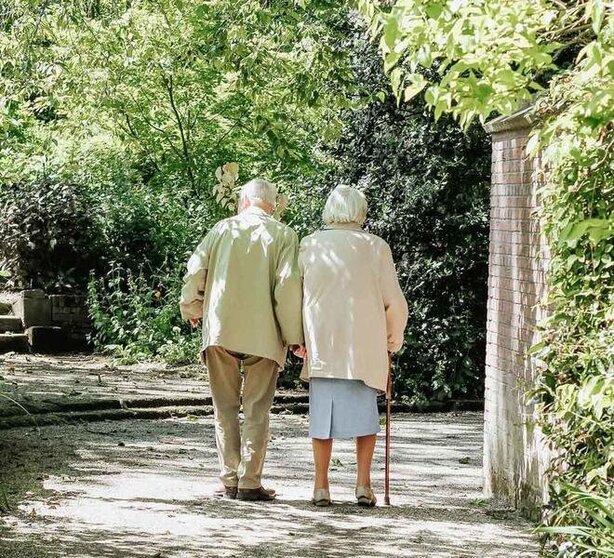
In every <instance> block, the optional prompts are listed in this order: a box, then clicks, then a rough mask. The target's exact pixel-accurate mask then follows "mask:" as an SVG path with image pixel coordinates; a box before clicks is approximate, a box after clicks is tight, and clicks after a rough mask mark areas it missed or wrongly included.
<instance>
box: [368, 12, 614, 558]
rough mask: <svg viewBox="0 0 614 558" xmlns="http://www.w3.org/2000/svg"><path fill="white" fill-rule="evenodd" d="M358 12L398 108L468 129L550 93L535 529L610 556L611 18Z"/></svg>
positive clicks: (576, 551)
mask: <svg viewBox="0 0 614 558" xmlns="http://www.w3.org/2000/svg"><path fill="white" fill-rule="evenodd" d="M361 7H362V10H363V13H365V14H366V15H367V16H368V18H369V19H370V21H371V23H372V28H373V31H374V32H375V33H378V32H379V31H380V30H382V31H383V37H382V42H381V46H382V50H383V51H384V56H385V58H386V60H387V67H388V69H389V70H391V79H392V82H393V87H394V89H395V93H396V94H397V96H399V97H401V94H402V93H403V91H404V90H405V94H406V95H407V96H411V95H413V94H415V93H416V92H419V91H420V90H421V89H425V94H424V97H425V100H426V102H427V103H428V104H429V105H431V106H432V107H433V108H434V109H435V116H436V117H438V116H440V115H441V114H443V113H450V114H452V115H454V116H455V117H456V118H458V119H459V120H460V122H461V123H462V124H463V125H464V126H467V125H468V123H469V122H471V120H472V119H473V118H475V117H476V116H477V117H479V118H480V119H481V120H483V119H485V118H486V117H488V116H489V115H490V114H491V112H493V111H495V112H500V113H510V112H511V111H513V110H515V109H516V108H517V107H518V105H519V103H520V102H521V101H523V100H528V99H530V98H531V95H530V94H531V91H532V90H537V89H539V86H538V82H542V83H543V84H547V82H548V80H549V81H550V83H549V89H548V91H547V92H545V93H544V94H543V96H542V97H541V99H540V100H539V102H538V103H537V106H536V108H535V111H534V114H533V116H534V118H535V122H536V124H537V126H536V130H535V134H534V136H533V138H532V139H531V141H530V144H529V149H530V150H532V151H533V152H534V153H536V152H537V150H539V149H541V155H542V160H543V166H544V168H545V170H546V173H545V182H544V186H543V188H542V189H541V192H540V195H541V199H542V210H541V220H542V223H543V227H544V231H545V235H546V239H547V241H548V245H549V250H550V256H551V260H550V267H549V272H548V297H547V300H545V301H543V302H544V303H545V304H547V306H548V309H549V317H548V319H547V320H546V321H545V322H544V323H543V324H542V330H543V331H542V334H543V341H542V342H541V343H540V344H539V345H537V346H536V347H534V350H533V353H534V354H535V355H536V357H537V358H538V359H539V360H540V362H541V370H540V373H539V375H538V377H537V378H536V387H535V390H534V391H533V392H532V393H533V396H534V397H535V398H536V399H537V401H538V402H539V404H538V411H539V420H538V423H539V425H540V427H541V429H542V430H543V432H544V434H545V435H546V438H547V440H548V442H549V444H550V446H551V449H552V463H551V467H550V470H549V481H550V499H551V512H550V513H549V514H548V515H547V516H546V517H545V518H544V522H545V525H544V527H543V529H542V530H543V531H544V532H546V533H549V534H551V535H554V537H553V538H552V539H551V546H552V547H554V551H555V552H556V553H557V556H566V557H567V556H568V557H576V556H613V555H614V554H613V553H614V536H613V532H614V530H613V518H612V509H613V505H614V496H613V488H612V487H614V482H613V481H614V454H613V452H612V447H613V446H614V405H613V403H614V401H613V397H614V396H613V390H614V387H613V386H614V349H613V347H614V313H613V308H614V278H613V277H614V275H613V273H612V268H613V266H614V264H613V253H614V242H613V238H614V234H613V231H614V186H613V184H614V174H613V172H614V171H613V169H614V162H613V160H612V151H613V148H614V141H612V131H613V126H612V122H613V121H614V71H613V69H614V48H613V47H614V44H613V43H614V14H613V13H612V11H611V7H607V4H606V2H603V1H602V0H588V1H577V2H571V3H567V2H558V1H546V0H538V1H528V0H526V1H525V0H523V1H518V2H513V3H510V2H506V1H505V0H500V1H499V0H498V1H495V2H482V1H480V0H472V1H469V2H449V3H446V4H444V3H442V2H438V1H435V0H432V1H428V0H427V1H424V2H423V1H411V2H406V1H399V2H397V3H395V4H394V5H393V6H392V7H391V8H390V9H386V10H379V9H378V8H377V7H376V6H375V4H374V3H372V2H368V1H365V2H361ZM578 49H579V52H578ZM576 53H577V56H576ZM570 54H573V55H574V56H573V57H572V58H570V57H569V55H570ZM565 61H566V62H565ZM563 62H565V64H563ZM559 64H560V65H559ZM424 68H434V69H435V70H436V71H437V75H436V77H435V78H432V77H430V75H429V74H427V73H425V71H424Z"/></svg>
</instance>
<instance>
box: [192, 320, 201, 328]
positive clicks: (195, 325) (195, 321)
mask: <svg viewBox="0 0 614 558" xmlns="http://www.w3.org/2000/svg"><path fill="white" fill-rule="evenodd" d="M190 324H191V325H192V327H198V326H199V325H200V318H190Z"/></svg>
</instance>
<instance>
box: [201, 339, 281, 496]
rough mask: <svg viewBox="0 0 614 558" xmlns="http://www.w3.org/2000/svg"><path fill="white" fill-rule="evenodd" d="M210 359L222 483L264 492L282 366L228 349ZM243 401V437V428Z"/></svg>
mask: <svg viewBox="0 0 614 558" xmlns="http://www.w3.org/2000/svg"><path fill="white" fill-rule="evenodd" d="M205 359H206V363H207V371H208V373H209V385H210V386H211V395H212V398H213V409H214V414H215V441H216V444H217V453H218V457H219V460H220V480H221V481H222V483H223V484H224V485H226V486H238V487H239V488H259V487H260V486H262V480H261V479H262V469H263V467H264V458H265V455H266V449H267V445H268V443H269V413H270V411H271V405H272V404H273V397H274V395H275V386H276V384H277V375H278V368H279V367H278V364H277V363H276V362H274V361H272V360H269V359H268V358H263V357H258V356H252V355H243V354H240V353H235V352H233V351H229V350H226V349H224V348H223V347H208V348H207V349H206V351H205ZM241 364H242V365H243V398H241ZM241 399H242V402H243V435H241V430H240V425H239V410H240V408H241Z"/></svg>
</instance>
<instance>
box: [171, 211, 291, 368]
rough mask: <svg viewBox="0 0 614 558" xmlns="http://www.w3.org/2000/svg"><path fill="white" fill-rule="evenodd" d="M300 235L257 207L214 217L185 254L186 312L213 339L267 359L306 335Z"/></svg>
mask: <svg viewBox="0 0 614 558" xmlns="http://www.w3.org/2000/svg"><path fill="white" fill-rule="evenodd" d="M297 255H298V237H297V236H296V233H295V232H294V231H293V230H292V229H291V228H290V227H288V226H286V225H284V224H282V223H280V222H279V221H276V220H275V219H273V218H272V217H270V216H269V215H268V214H267V213H266V212H265V211H263V210H262V209H260V208H258V207H254V206H252V207H250V208H248V209H247V210H246V211H244V212H242V213H241V214H240V215H237V216H235V217H230V218H229V219H224V220H222V221H220V222H219V223H217V224H216V225H215V226H214V227H213V228H212V229H211V230H210V231H209V233H208V234H207V236H206V237H205V238H204V240H203V241H202V242H201V243H200V244H199V245H198V247H197V248H196V251H195V252H194V254H192V257H191V258H190V259H189V261H188V272H187V274H186V275H185V277H184V286H183V289H182V291H181V300H180V307H181V316H182V317H183V318H184V319H186V320H189V319H190V318H202V320H203V324H202V325H203V345H202V349H203V352H204V350H205V349H206V348H207V347H209V346H212V345H217V346H221V347H224V348H226V349H228V350H231V351H236V352H239V353H245V354H248V355H254V356H260V357H265V358H269V359H271V360H274V361H275V362H277V363H278V364H279V366H280V368H281V367H283V366H284V364H285V360H286V353H287V346H288V345H295V344H300V343H302V342H303V327H302V321H301V300H302V292H301V278H300V274H299V270H298V264H297Z"/></svg>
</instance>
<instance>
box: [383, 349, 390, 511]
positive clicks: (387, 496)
mask: <svg viewBox="0 0 614 558" xmlns="http://www.w3.org/2000/svg"><path fill="white" fill-rule="evenodd" d="M391 397H392V355H390V354H389V355H388V385H387V389H386V461H385V465H384V504H385V505H386V506H389V505H390V399H391Z"/></svg>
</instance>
